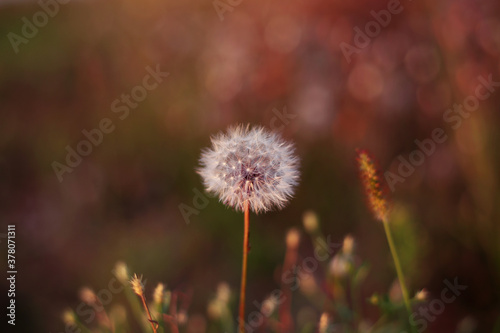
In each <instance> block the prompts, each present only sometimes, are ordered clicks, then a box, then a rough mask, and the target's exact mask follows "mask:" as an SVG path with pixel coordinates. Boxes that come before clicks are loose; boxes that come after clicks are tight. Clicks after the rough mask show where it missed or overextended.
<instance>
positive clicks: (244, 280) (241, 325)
mask: <svg viewBox="0 0 500 333" xmlns="http://www.w3.org/2000/svg"><path fill="white" fill-rule="evenodd" d="M249 215H250V212H249V207H248V201H246V202H245V226H244V231H243V263H242V265H241V289H240V315H239V321H240V322H239V331H240V333H245V293H246V291H245V290H246V286H247V256H248V230H249V226H250V217H249Z"/></svg>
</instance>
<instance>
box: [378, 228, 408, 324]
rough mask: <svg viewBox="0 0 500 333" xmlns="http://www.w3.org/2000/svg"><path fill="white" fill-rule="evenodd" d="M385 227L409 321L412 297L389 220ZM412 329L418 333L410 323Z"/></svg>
mask: <svg viewBox="0 0 500 333" xmlns="http://www.w3.org/2000/svg"><path fill="white" fill-rule="evenodd" d="M382 224H383V225H384V231H385V236H386V237H387V242H388V243H389V248H390V250H391V254H392V260H393V261H394V265H395V266H396V273H397V275H398V280H399V285H400V287H401V292H402V294H403V300H404V303H405V306H406V311H407V312H408V321H409V319H410V316H411V306H410V297H409V296H408V289H407V288H406V284H405V281H404V275H403V270H402V269H401V263H400V261H399V257H398V252H397V251H396V246H395V245H394V240H393V238H392V233H391V229H390V228H389V222H388V220H387V219H385V220H383V221H382ZM410 327H411V330H412V332H414V333H415V332H416V329H415V327H414V326H413V325H412V324H411V322H410Z"/></svg>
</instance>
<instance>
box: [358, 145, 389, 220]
mask: <svg viewBox="0 0 500 333" xmlns="http://www.w3.org/2000/svg"><path fill="white" fill-rule="evenodd" d="M357 160H358V165H359V171H360V175H361V180H362V182H363V186H364V188H365V192H366V196H367V198H368V205H369V208H370V210H371V211H372V213H373V215H374V216H375V218H376V219H377V220H379V221H382V222H385V221H387V217H388V215H389V205H388V203H387V200H386V198H385V196H384V191H383V188H382V183H381V181H380V177H379V175H378V170H377V167H376V166H375V162H374V161H373V159H372V158H371V156H370V155H369V154H368V152H366V151H364V150H359V151H358V158H357Z"/></svg>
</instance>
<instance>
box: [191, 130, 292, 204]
mask: <svg viewBox="0 0 500 333" xmlns="http://www.w3.org/2000/svg"><path fill="white" fill-rule="evenodd" d="M200 164H201V167H200V168H199V170H198V173H199V174H200V175H201V177H202V178H203V182H204V185H205V187H206V188H207V191H209V192H212V193H215V194H217V195H218V196H219V198H220V200H221V201H222V202H223V203H224V204H226V205H228V206H231V207H234V208H235V209H237V210H240V211H243V210H244V205H245V202H248V205H249V208H250V209H251V210H252V211H254V212H256V213H259V212H262V211H268V210H271V209H273V208H278V209H279V208H283V206H284V205H285V204H286V202H287V201H288V200H289V199H290V198H291V197H292V195H293V193H294V187H295V186H296V185H297V182H298V180H299V171H298V158H297V157H296V156H295V155H294V148H293V145H292V144H289V143H286V142H284V141H283V140H282V139H281V138H280V137H279V136H278V135H277V134H274V133H271V132H268V131H266V130H265V129H264V128H262V127H256V128H252V129H250V127H249V126H246V127H245V126H237V127H231V128H229V130H228V131H227V133H219V134H218V135H216V136H215V137H212V147H211V148H210V149H206V150H204V151H203V153H202V155H201V158H200ZM219 174H222V175H223V177H222V179H221V178H218V177H217V175H219ZM227 175H229V177H228V176H227ZM224 180H225V182H224Z"/></svg>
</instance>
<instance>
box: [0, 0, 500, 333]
mask: <svg viewBox="0 0 500 333" xmlns="http://www.w3.org/2000/svg"><path fill="white" fill-rule="evenodd" d="M62 2H64V1H62ZM392 2H393V1H378V0H377V1H367V0H358V1H347V2H346V1H335V0H334V1H325V0H323V1H319V0H313V1H282V0H278V1H272V2H268V1H255V0H254V1H246V0H243V1H240V2H238V1H229V0H227V1H226V0H221V1H214V2H212V1H208V0H207V1H171V0H169V1H156V0H147V1H142V2H136V1H130V0H110V1H70V2H68V3H59V2H55V1H52V2H50V1H47V2H43V1H42V2H41V3H37V2H34V1H22V2H17V1H2V2H1V3H0V32H1V33H0V35H2V36H3V37H2V38H1V39H0V109H1V111H0V221H1V230H0V233H3V234H5V233H6V232H7V224H15V225H16V229H17V234H16V241H17V248H16V249H17V250H16V251H17V252H16V261H17V269H18V276H17V291H16V304H17V325H16V327H15V330H12V327H11V328H10V329H11V330H12V331H13V332H14V331H15V332H21V331H22V332H33V331H37V332H63V331H64V324H63V322H62V321H61V319H60V317H61V313H62V311H63V310H64V309H66V308H68V307H72V308H75V307H77V306H78V304H79V303H80V300H79V297H78V291H79V289H80V288H81V287H82V286H89V287H91V288H94V290H96V291H97V290H100V289H103V288H106V286H107V284H108V282H109V281H110V279H111V278H112V276H113V275H112V269H113V267H114V265H115V263H116V262H117V261H120V260H121V261H124V262H126V263H127V264H128V266H129V267H130V270H131V272H136V273H139V274H144V275H145V277H146V278H147V281H148V283H147V285H146V289H147V292H148V293H150V292H151V291H152V288H154V286H155V284H156V283H157V282H160V281H162V282H165V283H166V284H167V286H168V287H169V288H172V289H179V290H187V289H191V290H193V299H192V303H191V305H190V309H189V313H190V314H192V315H196V316H197V317H198V320H200V319H199V318H200V317H203V316H205V315H206V306H207V302H208V301H207V300H209V299H210V298H211V297H213V295H214V293H215V290H216V288H217V285H218V284H219V282H221V281H226V282H227V283H228V284H229V286H230V287H231V289H233V291H235V292H237V290H238V288H239V279H240V265H241V244H242V232H243V217H242V214H239V213H236V212H234V211H232V210H231V209H228V208H226V207H225V206H223V205H222V204H221V203H219V202H218V201H217V199H213V198H212V199H209V202H208V204H206V206H204V207H203V208H202V209H196V213H193V214H191V215H190V216H189V218H187V219H186V218H185V217H184V216H183V214H182V213H181V210H180V209H179V205H182V204H184V205H187V206H190V207H193V208H194V207H195V206H194V203H193V198H194V197H195V192H193V190H199V191H202V192H203V187H202V184H201V180H200V178H199V176H198V175H197V174H196V171H195V169H196V167H197V166H198V158H199V155H200V152H201V149H202V148H204V147H206V146H208V145H210V135H213V134H215V133H217V132H219V131H221V130H225V129H226V128H227V126H229V125H232V124H235V123H250V124H259V125H263V126H265V127H267V128H269V129H273V130H276V131H278V132H280V133H281V134H282V135H283V137H285V138H286V139H287V140H291V141H293V142H295V145H296V148H297V154H298V155H299V156H300V159H301V173H302V180H301V182H300V185H299V186H298V188H297V191H296V196H295V198H294V199H293V200H291V202H290V204H289V205H288V206H287V207H286V208H285V209H284V210H283V211H280V212H271V213H268V214H262V215H252V216H251V238H250V241H251V246H252V249H251V253H250V257H249V268H248V269H249V271H248V295H249V296H247V298H248V299H249V304H248V305H247V306H248V307H249V309H251V308H252V307H253V306H252V305H251V300H253V299H255V300H263V299H264V298H265V297H266V296H267V295H269V293H270V292H271V291H272V290H274V289H276V288H277V287H279V278H278V277H279V274H277V273H276V272H277V270H278V269H279V267H280V265H281V264H282V262H283V257H284V255H285V248H286V246H285V235H286V233H287V231H288V230H289V229H290V228H291V227H297V228H299V229H301V230H303V227H302V216H303V213H304V212H305V211H307V210H313V211H315V212H316V213H317V215H318V216H319V219H320V223H321V231H322V233H323V234H324V235H329V236H330V237H331V239H332V240H334V241H341V240H342V239H343V238H344V236H345V235H347V234H351V235H352V236H353V237H354V239H355V241H356V244H357V253H358V256H359V257H360V258H361V259H362V260H363V261H366V262H368V263H370V267H371V268H370V271H369V273H368V277H367V280H366V283H365V285H364V287H363V293H362V296H363V297H365V298H368V297H370V295H372V294H373V293H374V292H378V293H385V292H387V290H389V288H390V286H391V284H392V283H393V280H394V278H395V273H394V268H393V266H392V262H391V259H390V253H389V249H388V246H387V242H386V240H385V236H384V233H383V228H382V226H381V224H380V223H378V222H376V221H375V220H374V219H373V217H372V216H371V214H370V212H369V211H368V209H367V208H366V205H365V198H364V194H363V190H362V188H361V184H360V181H359V177H358V171H357V168H356V162H355V149H356V148H366V149H368V150H369V151H370V152H371V153H372V155H373V156H374V157H375V158H376V159H377V160H378V164H379V167H380V169H381V170H382V173H384V172H386V171H389V172H392V173H393V174H397V173H398V168H399V167H400V165H401V158H402V159H405V160H408V159H409V156H410V154H411V153H412V152H414V151H415V150H417V149H419V148H418V146H417V145H416V143H415V140H424V139H427V138H431V137H432V133H433V131H434V130H435V129H437V128H441V129H443V131H444V132H445V133H446V135H447V140H445V141H444V142H443V143H438V144H436V148H435V151H434V152H433V153H432V154H429V156H428V155H425V158H424V161H423V162H422V163H419V164H420V165H418V166H416V167H415V170H414V171H413V172H411V174H410V175H409V176H407V177H406V176H405V177H404V178H403V181H398V182H396V183H395V185H394V191H390V190H389V191H388V193H389V196H390V198H391V201H392V203H393V205H394V207H395V214H396V213H397V218H396V220H397V219H401V220H404V221H405V222H404V223H405V224H406V226H407V228H406V229H405V230H406V232H407V233H406V234H405V235H404V237H401V235H399V244H400V245H401V250H402V254H401V256H402V259H403V262H404V268H405V271H406V272H407V275H408V281H409V286H410V290H412V291H413V292H416V291H417V290H420V289H422V288H426V289H427V290H428V291H429V293H430V294H431V299H432V298H435V297H437V298H439V297H440V293H441V290H442V289H443V288H444V286H445V285H444V284H443V280H444V279H448V280H450V281H453V280H454V279H455V278H458V281H459V282H460V283H462V284H464V285H467V286H468V288H467V290H466V291H464V292H463V294H462V295H461V296H459V297H457V299H456V301H454V302H453V303H451V304H447V305H446V309H445V310H444V312H443V313H442V314H440V315H439V316H437V317H436V319H435V320H434V321H432V322H429V328H428V332H455V331H459V329H460V328H458V327H461V326H460V325H462V326H464V325H463V321H464V320H467V323H468V325H469V326H470V327H471V328H470V329H469V330H466V331H463V332H492V330H493V328H494V326H495V325H497V326H496V327H497V329H498V318H499V313H500V245H499V244H500V242H499V236H500V226H499V219H500V193H499V189H500V187H499V186H500V182H499V172H498V170H499V167H500V134H499V125H500V124H499V121H500V114H499V107H498V105H500V104H499V102H500V91H498V90H500V89H499V87H498V84H497V85H496V86H494V85H492V86H490V87H489V88H490V89H491V90H489V92H491V94H490V95H489V97H488V98H486V99H485V100H481V101H480V102H479V105H478V106H477V107H476V108H475V109H476V110H475V111H473V112H470V113H468V112H463V113H462V114H460V113H458V112H457V113H453V114H452V113H450V112H451V111H448V113H446V112H447V110H449V109H450V108H452V109H453V105H454V104H457V105H458V104H463V103H464V100H466V98H467V97H468V96H474V95H475V94H476V88H477V87H478V86H479V85H480V83H481V81H480V80H479V79H478V77H479V76H482V77H483V78H485V79H486V80H487V78H488V76H491V78H492V80H493V81H495V82H499V81H500V60H499V56H500V3H499V2H498V1H494V0H485V1H472V0H465V1H462V0H458V1H452V0H444V1H430V0H419V1H404V2H402V3H401V4H400V5H399V7H397V8H399V9H400V11H399V12H398V13H397V14H391V17H390V22H389V23H387V24H386V26H385V27H383V26H380V25H378V27H379V28H380V29H379V30H380V31H377V29H375V30H371V31H368V33H369V34H371V35H372V36H373V37H370V36H368V38H364V39H363V37H359V34H358V36H357V35H356V34H357V32H356V31H357V30H356V27H357V28H358V29H359V30H360V31H362V32H364V33H365V34H366V31H365V26H366V24H367V23H368V22H370V21H374V22H375V19H374V16H373V15H372V14H371V13H370V12H371V11H375V12H376V13H378V12H379V11H381V10H386V11H387V10H388V6H390V5H389V3H392ZM49 3H50V5H49ZM393 5H394V4H393ZM391 8H392V7H391ZM394 8H396V7H394ZM44 13H45V14H44ZM356 41H357V42H358V43H356ZM363 41H365V43H362V44H363V45H361V44H360V43H359V42H363ZM347 44H349V45H350V46H349V47H352V48H349V47H348V48H347V50H354V47H356V49H355V51H353V52H350V53H349V52H346V48H345V47H346V45H347ZM342 45H344V47H341V46H342ZM346 55H347V56H346ZM154 72H156V73H157V74H156V75H152V74H151V73H154ZM166 72H168V76H167V74H165V73H166ZM158 73H160V74H158ZM486 91H487V90H486V89H484V88H483V90H481V92H486ZM127 96H129V97H127ZM130 96H132V97H130ZM127 98H128V101H127ZM469 101H470V99H469ZM446 115H447V116H448V118H446ZM451 117H454V118H451ZM103 119H104V124H103ZM106 119H108V120H106ZM447 119H448V120H447ZM102 128H104V129H106V130H107V133H105V132H103V131H102ZM95 129H101V130H100V132H99V133H101V136H100V135H98V134H96V136H95V137H94V140H95V142H97V143H98V144H91V145H90V146H89V145H86V144H82V143H81V142H83V141H85V140H88V139H87V137H86V136H85V134H84V131H90V132H91V131H93V130H95ZM111 129H112V130H111ZM93 133H97V132H95V131H94V132H93ZM87 142H88V141H87ZM78 149H79V150H80V151H83V152H84V154H86V155H87V156H80V157H75V156H73V157H68V154H70V155H71V154H72V153H69V152H70V151H72V150H75V151H77V152H78ZM422 156H424V155H423V154H422ZM68 159H69V160H68ZM68 161H69V162H68ZM68 163H70V164H72V166H71V165H68ZM182 207H183V206H182ZM187 222H189V223H187ZM408 230H410V231H408ZM303 236H304V237H302V240H301V243H300V250H299V253H300V256H301V257H302V258H304V257H307V256H311V255H312V254H313V252H314V247H313V244H312V242H311V241H310V239H308V238H307V237H306V233H305V232H303ZM0 247H1V249H2V253H4V254H5V255H3V254H2V256H1V259H0V262H2V267H6V265H5V264H6V242H5V239H4V238H2V239H1V243H0ZM315 275H317V276H322V275H324V272H322V271H321V269H319V270H318V271H317V272H315ZM277 276H278V277H277ZM318 284H319V285H320V288H321V279H320V278H318ZM0 285H1V286H2V297H1V299H6V297H5V296H4V291H5V290H7V284H6V280H5V279H2V280H1V282H0ZM297 294H298V292H297ZM294 297H295V296H294ZM235 299H237V295H236V294H235ZM236 304H237V302H236V300H235V301H234V302H233V306H232V308H231V309H232V311H233V313H234V317H236V313H237V308H236ZM3 305H6V302H4V303H3ZM4 309H5V308H4ZM293 311H294V312H293V313H294V316H295V317H296V318H299V317H300V316H299V314H302V317H304V316H305V315H304V311H305V313H307V316H309V317H308V318H312V319H311V320H312V321H317V320H319V316H320V314H321V312H322V311H323V309H321V308H319V307H318V306H317V305H315V304H312V303H311V302H309V301H308V300H307V299H306V298H305V297H302V296H300V295H297V297H295V298H294V304H293ZM363 314H364V316H365V317H366V318H367V319H368V320H372V321H375V320H376V319H377V317H378V315H379V313H378V310H377V309H376V307H374V306H371V305H370V304H366V305H365V306H363ZM302 317H300V318H302ZM2 320H4V319H2ZM297 320H298V319H297ZM471 323H472V324H471ZM495 323H496V324H495ZM465 326H467V325H465ZM474 327H475V328H474ZM193 332H194V331H193Z"/></svg>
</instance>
